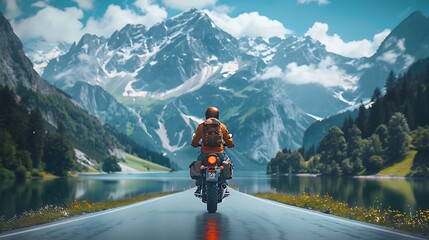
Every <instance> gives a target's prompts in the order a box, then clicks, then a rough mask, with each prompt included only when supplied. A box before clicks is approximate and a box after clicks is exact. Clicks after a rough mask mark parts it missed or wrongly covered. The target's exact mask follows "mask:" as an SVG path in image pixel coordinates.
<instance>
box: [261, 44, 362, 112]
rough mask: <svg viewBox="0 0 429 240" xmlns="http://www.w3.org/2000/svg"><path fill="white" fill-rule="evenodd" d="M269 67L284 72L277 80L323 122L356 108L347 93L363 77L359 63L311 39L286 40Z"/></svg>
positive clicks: (296, 102) (301, 104)
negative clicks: (322, 119)
mask: <svg viewBox="0 0 429 240" xmlns="http://www.w3.org/2000/svg"><path fill="white" fill-rule="evenodd" d="M268 65H269V66H268V69H276V68H277V69H280V70H281V71H282V76H280V77H278V76H277V77H278V78H280V80H281V81H284V82H285V83H286V84H287V87H286V88H285V91H286V92H287V94H288V95H289V96H290V98H291V99H292V100H293V101H294V103H295V104H296V105H298V106H299V107H300V108H302V109H303V110H304V111H305V112H307V113H308V114H310V115H313V116H318V117H322V118H324V117H327V116H329V115H331V114H334V113H336V112H338V111H339V110H341V109H344V108H346V107H348V106H349V105H351V104H353V102H354V99H353V98H351V99H347V97H346V96H344V95H345V94H344V93H346V92H348V91H353V90H355V86H356V81H357V79H358V77H359V76H360V75H361V74H362V73H361V72H359V71H358V70H357V66H358V65H359V61H358V60H354V59H350V58H346V57H342V56H340V55H337V54H334V53H330V52H328V51H326V48H325V46H324V45H322V44H321V43H320V42H317V41H314V40H313V39H311V38H310V37H297V36H290V37H288V38H286V39H285V40H283V41H282V42H281V43H280V45H279V46H278V47H277V51H276V53H275V54H274V56H273V57H272V61H270V62H269V63H268Z"/></svg>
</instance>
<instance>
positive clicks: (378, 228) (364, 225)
mask: <svg viewBox="0 0 429 240" xmlns="http://www.w3.org/2000/svg"><path fill="white" fill-rule="evenodd" d="M242 194H244V195H246V196H248V197H250V198H253V199H256V200H259V201H262V202H265V203H268V204H271V205H274V206H278V207H282V208H287V209H289V210H294V211H299V212H303V213H307V214H313V215H317V216H321V217H324V218H329V219H332V220H335V221H339V222H343V223H347V224H353V225H357V226H360V227H365V228H370V229H374V230H378V231H382V232H387V233H391V234H396V235H399V236H402V237H408V238H413V239H425V238H421V237H417V236H413V235H408V234H405V233H400V232H396V231H391V230H389V229H384V228H382V227H377V226H371V225H370V224H364V223H359V222H356V220H351V219H350V220H346V219H341V217H336V216H330V215H327V214H322V213H319V212H316V211H311V210H308V209H304V208H299V207H295V206H290V205H287V204H283V203H279V202H274V201H270V200H266V199H263V198H258V197H255V196H252V195H249V194H245V193H242Z"/></svg>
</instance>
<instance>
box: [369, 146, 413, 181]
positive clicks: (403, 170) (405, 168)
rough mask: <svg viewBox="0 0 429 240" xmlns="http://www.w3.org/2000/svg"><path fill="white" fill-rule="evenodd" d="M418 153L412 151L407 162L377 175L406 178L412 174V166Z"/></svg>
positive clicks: (397, 164) (388, 168)
mask: <svg viewBox="0 0 429 240" xmlns="http://www.w3.org/2000/svg"><path fill="white" fill-rule="evenodd" d="M416 153H417V151H415V150H412V151H409V152H408V153H407V156H406V158H405V160H403V161H402V162H399V163H396V164H394V165H392V166H390V167H387V168H385V169H383V170H381V171H380V172H379V173H378V174H377V175H385V176H397V177H406V176H409V175H410V174H411V173H412V170H411V166H412V165H413V159H414V156H415V155H416Z"/></svg>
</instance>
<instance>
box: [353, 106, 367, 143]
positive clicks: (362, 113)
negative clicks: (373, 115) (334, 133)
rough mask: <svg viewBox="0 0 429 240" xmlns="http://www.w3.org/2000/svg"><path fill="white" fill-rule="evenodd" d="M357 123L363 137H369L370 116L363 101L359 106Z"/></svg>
mask: <svg viewBox="0 0 429 240" xmlns="http://www.w3.org/2000/svg"><path fill="white" fill-rule="evenodd" d="M355 124H356V125H357V127H358V128H359V129H360V130H361V132H362V137H363V138H367V137H368V136H367V132H368V116H367V110H366V108H365V105H363V103H362V102H361V105H360V107H359V113H358V117H357V118H356V122H355Z"/></svg>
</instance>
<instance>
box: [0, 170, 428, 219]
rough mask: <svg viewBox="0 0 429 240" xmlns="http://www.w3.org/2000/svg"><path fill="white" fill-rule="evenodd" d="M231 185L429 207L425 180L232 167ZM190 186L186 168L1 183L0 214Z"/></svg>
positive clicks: (383, 204) (245, 189)
mask: <svg viewBox="0 0 429 240" xmlns="http://www.w3.org/2000/svg"><path fill="white" fill-rule="evenodd" d="M229 183H230V185H234V186H236V187H237V188H238V189H239V190H240V191H242V192H246V193H257V192H284V193H291V194H301V193H303V192H304V191H305V192H309V193H321V194H325V193H327V194H329V195H331V196H333V197H334V198H335V199H338V200H341V201H346V202H348V203H350V204H353V205H360V206H374V202H376V201H378V202H379V203H377V204H376V205H377V206H380V207H382V208H387V207H389V206H390V207H391V208H392V209H398V210H402V211H409V210H415V209H418V208H420V209H429V201H428V200H429V184H428V181H425V180H405V179H397V180H396V179H394V180H392V179H355V178H333V177H311V176H272V177H271V176H267V175H265V173H264V172H235V176H234V179H232V180H230V181H229ZM193 186H194V181H193V180H192V179H190V178H189V177H188V172H176V173H152V174H133V175H128V174H109V175H90V176H81V177H76V178H66V179H54V180H46V181H42V180H28V181H25V182H2V183H1V185H0V215H3V216H5V217H6V218H9V217H11V216H13V215H15V214H19V213H22V212H23V211H26V210H29V209H37V208H40V207H43V206H45V205H48V204H56V205H65V204H69V203H71V202H72V201H73V200H75V199H77V200H87V201H89V202H95V201H104V200H114V199H124V198H128V197H133V196H138V195H141V194H145V193H153V192H160V191H164V192H165V191H172V190H173V191H177V190H178V191H180V190H186V189H189V188H191V187H193Z"/></svg>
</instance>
